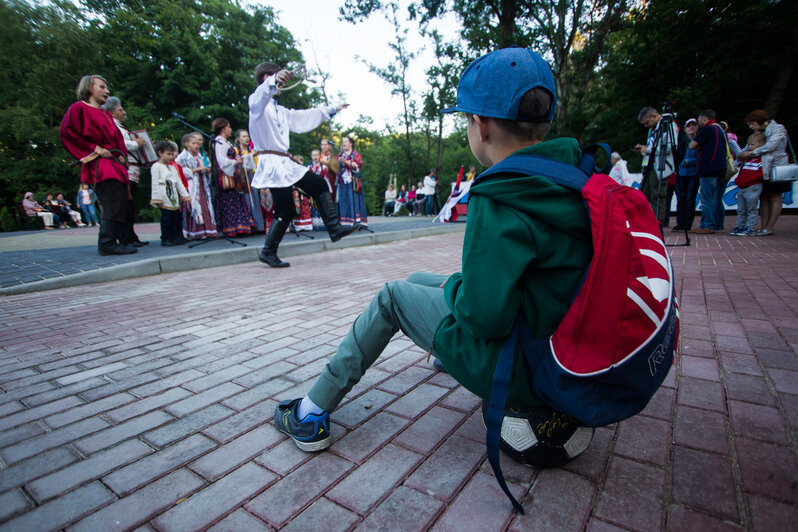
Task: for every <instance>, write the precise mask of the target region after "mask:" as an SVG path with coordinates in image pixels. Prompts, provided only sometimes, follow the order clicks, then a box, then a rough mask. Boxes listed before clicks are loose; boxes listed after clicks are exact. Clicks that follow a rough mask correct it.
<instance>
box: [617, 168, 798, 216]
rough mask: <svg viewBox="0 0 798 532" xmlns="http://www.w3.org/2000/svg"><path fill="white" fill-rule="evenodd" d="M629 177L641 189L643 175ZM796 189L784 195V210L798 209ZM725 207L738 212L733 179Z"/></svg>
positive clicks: (673, 209) (673, 203)
mask: <svg viewBox="0 0 798 532" xmlns="http://www.w3.org/2000/svg"><path fill="white" fill-rule="evenodd" d="M629 177H631V178H632V186H633V187H634V188H636V189H640V181H641V180H642V179H643V174H631V173H630V174H629ZM796 187H798V181H796V182H793V184H792V190H790V191H789V192H787V193H786V194H784V196H783V199H782V207H783V208H785V209H795V208H798V198H797V197H796V194H798V188H796ZM723 205H724V206H725V207H726V210H727V211H736V210H737V185H735V184H734V179H731V180H730V181H729V183H728V184H727V185H726V192H725V193H724V194H723ZM696 211H698V212H700V211H701V201H700V200H699V199H696ZM671 212H674V213H675V212H676V194H674V195H673V200H672V201H671Z"/></svg>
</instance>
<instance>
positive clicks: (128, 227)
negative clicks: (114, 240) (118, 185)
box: [119, 181, 139, 244]
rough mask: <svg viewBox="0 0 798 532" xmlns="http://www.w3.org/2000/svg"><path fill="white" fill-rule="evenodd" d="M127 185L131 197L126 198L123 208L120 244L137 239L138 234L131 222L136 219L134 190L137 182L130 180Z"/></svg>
mask: <svg viewBox="0 0 798 532" xmlns="http://www.w3.org/2000/svg"><path fill="white" fill-rule="evenodd" d="M129 185H130V196H131V198H130V199H129V200H128V202H127V208H126V209H125V228H124V229H123V230H122V236H121V237H120V238H119V241H120V242H121V243H122V244H132V243H133V242H138V240H139V235H137V234H136V231H134V230H133V223H134V222H135V221H136V201H135V198H136V190H137V189H138V186H139V184H138V183H137V182H135V181H131V182H130V183H129Z"/></svg>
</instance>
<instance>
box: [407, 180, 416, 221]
mask: <svg viewBox="0 0 798 532" xmlns="http://www.w3.org/2000/svg"><path fill="white" fill-rule="evenodd" d="M407 212H408V213H409V214H410V216H413V215H414V214H415V213H416V187H414V186H411V187H410V190H408V191H407Z"/></svg>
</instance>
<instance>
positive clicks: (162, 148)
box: [153, 140, 177, 155]
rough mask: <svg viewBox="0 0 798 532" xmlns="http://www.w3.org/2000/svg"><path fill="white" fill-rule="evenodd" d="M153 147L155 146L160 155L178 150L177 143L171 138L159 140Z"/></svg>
mask: <svg viewBox="0 0 798 532" xmlns="http://www.w3.org/2000/svg"><path fill="white" fill-rule="evenodd" d="M153 147H154V148H155V153H157V154H158V155H160V154H162V153H164V152H170V151H177V149H176V148H175V143H174V142H172V141H171V140H159V141H158V142H156V143H155V146H153Z"/></svg>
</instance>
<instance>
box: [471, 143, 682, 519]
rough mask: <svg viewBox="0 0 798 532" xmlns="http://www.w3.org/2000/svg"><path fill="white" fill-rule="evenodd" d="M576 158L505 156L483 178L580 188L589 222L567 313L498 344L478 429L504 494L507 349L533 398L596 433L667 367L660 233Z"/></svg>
mask: <svg viewBox="0 0 798 532" xmlns="http://www.w3.org/2000/svg"><path fill="white" fill-rule="evenodd" d="M599 149H602V150H604V151H606V152H607V159H608V160H609V146H607V145H606V144H601V145H593V146H590V147H588V148H586V149H585V150H584V152H583V156H582V160H581V162H580V164H579V167H576V166H571V165H569V164H565V163H562V162H559V161H555V160H552V159H549V158H547V157H541V156H537V155H531V154H514V155H511V156H510V157H508V158H506V159H504V160H503V161H501V162H500V163H498V164H496V165H494V166H493V167H491V168H490V169H488V170H487V171H485V172H484V173H482V174H481V175H480V176H479V178H478V179H483V178H484V177H486V176H488V175H492V174H499V173H501V174H520V175H524V176H529V175H535V176H543V177H546V178H548V179H550V180H551V181H553V182H555V183H557V184H560V185H562V186H565V187H568V188H572V189H575V190H578V191H580V193H581V194H582V198H583V200H584V202H585V206H586V208H587V211H588V214H589V217H590V226H591V233H592V241H593V258H592V260H591V262H590V264H589V265H588V267H587V269H586V271H585V273H584V275H583V277H582V280H581V282H580V284H579V286H578V288H577V290H576V292H575V295H574V298H573V301H572V303H571V306H570V308H569V310H568V311H567V312H566V314H565V316H564V317H563V319H562V321H561V322H560V324H559V325H558V326H557V329H556V330H555V331H554V333H553V334H552V335H551V336H550V337H547V338H534V337H533V335H532V332H531V331H530V330H529V328H528V326H527V324H526V321H525V320H524V318H523V316H520V315H519V317H518V320H517V321H516V324H515V327H514V328H513V330H512V332H511V333H510V336H509V337H508V338H507V340H506V341H505V343H504V345H503V347H502V349H501V351H500V354H499V359H498V362H497V364H496V370H495V373H494V376H493V388H492V390H491V396H490V401H489V404H488V413H487V419H486V425H487V429H488V430H487V436H486V439H487V444H488V458H489V460H490V463H491V465H492V466H493V470H494V473H495V475H496V478H497V480H498V481H499V484H500V485H501V487H502V489H503V490H504V492H505V493H506V494H507V496H508V497H509V498H510V500H511V501H512V502H513V505H514V506H515V507H516V508H517V509H518V510H519V511H521V513H523V509H522V508H521V506H520V505H519V504H518V502H517V501H516V500H515V498H514V497H513V496H512V495H511V494H510V491H509V490H508V489H507V485H506V484H505V482H504V478H503V475H502V474H501V469H500V467H499V441H500V428H501V423H502V420H503V417H504V411H505V402H506V399H507V388H508V384H509V380H510V372H511V369H512V364H513V358H514V356H515V353H516V348H517V347H518V348H520V350H521V351H522V352H523V355H524V357H525V358H526V361H527V365H528V367H529V370H530V372H531V375H532V388H533V390H534V393H535V395H536V396H537V397H538V398H540V399H541V401H543V402H544V403H546V404H548V405H549V406H550V407H552V408H554V409H556V410H559V411H561V412H564V413H566V414H568V415H570V416H573V417H574V418H576V419H577V420H579V421H580V422H581V423H582V424H584V425H587V426H591V427H600V426H603V425H608V424H610V423H615V422H617V421H620V420H623V419H626V418H628V417H631V416H633V415H635V414H637V413H639V412H640V411H641V410H643V408H645V406H646V404H648V401H649V400H650V399H651V397H652V396H653V395H654V392H656V390H657V388H659V386H660V384H662V381H663V380H664V379H665V376H666V375H667V374H668V370H669V369H670V367H671V364H672V363H673V357H674V351H675V347H676V344H677V339H678V335H679V309H678V303H677V300H676V292H675V288H674V279H673V267H672V265H671V260H670V256H669V254H668V251H667V248H666V247H665V242H664V239H663V236H662V230H661V228H660V226H659V223H658V222H657V219H656V217H655V216H654V213H653V211H652V210H651V207H650V205H649V203H648V201H647V200H646V198H645V197H644V196H643V194H642V193H641V192H640V191H638V190H635V189H633V188H631V187H627V186H624V185H619V184H618V183H617V182H615V180H614V179H612V178H611V177H609V176H608V175H605V173H606V170H607V169H606V168H605V169H604V172H605V173H599V172H600V170H598V169H596V167H595V155H596V152H597V151H598V150H599Z"/></svg>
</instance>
